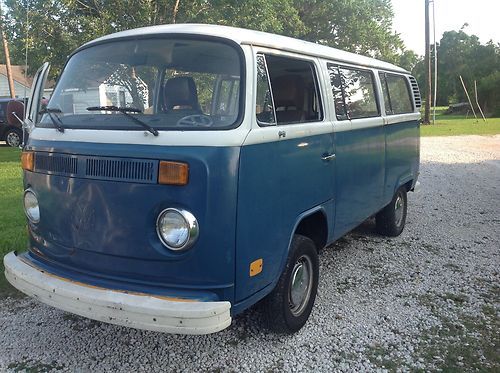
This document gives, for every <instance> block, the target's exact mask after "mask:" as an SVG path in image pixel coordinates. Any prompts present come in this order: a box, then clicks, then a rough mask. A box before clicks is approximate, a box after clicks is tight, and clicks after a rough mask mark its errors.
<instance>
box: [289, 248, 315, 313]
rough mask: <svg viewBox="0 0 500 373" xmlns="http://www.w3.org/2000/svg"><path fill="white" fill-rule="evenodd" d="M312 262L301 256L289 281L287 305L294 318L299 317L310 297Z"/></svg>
mask: <svg viewBox="0 0 500 373" xmlns="http://www.w3.org/2000/svg"><path fill="white" fill-rule="evenodd" d="M312 273H313V272H312V262H311V259H309V257H307V256H305V255H303V256H301V257H300V258H299V259H298V260H297V261H296V262H295V265H294V267H293V270H292V276H291V279H290V282H291V283H290V294H289V304H290V311H291V312H292V314H293V315H294V316H298V315H300V314H301V313H302V312H303V311H304V309H305V308H306V306H307V303H308V302H309V298H310V296H311V285H312V281H313V279H312Z"/></svg>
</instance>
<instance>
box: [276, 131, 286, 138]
mask: <svg viewBox="0 0 500 373" xmlns="http://www.w3.org/2000/svg"><path fill="white" fill-rule="evenodd" d="M285 137H286V132H285V131H279V132H278V138H280V139H281V138H285Z"/></svg>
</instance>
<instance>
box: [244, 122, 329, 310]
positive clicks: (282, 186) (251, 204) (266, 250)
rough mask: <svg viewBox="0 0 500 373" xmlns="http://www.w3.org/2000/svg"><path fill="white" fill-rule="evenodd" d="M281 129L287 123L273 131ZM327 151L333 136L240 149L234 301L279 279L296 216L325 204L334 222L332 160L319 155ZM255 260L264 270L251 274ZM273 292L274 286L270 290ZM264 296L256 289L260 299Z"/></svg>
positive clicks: (284, 141)
mask: <svg viewBox="0 0 500 373" xmlns="http://www.w3.org/2000/svg"><path fill="white" fill-rule="evenodd" d="M325 125H328V124H325ZM282 129H285V130H286V127H281V128H279V129H278V128H277V129H276V131H277V132H278V130H282ZM277 137H278V136H277ZM331 152H333V139H332V134H324V135H318V136H311V137H306V138H297V139H291V140H281V141H276V142H271V143H264V144H258V145H250V146H244V147H242V149H241V156H240V174H239V177H240V179H239V192H238V223H237V234H236V239H237V245H236V247H237V254H236V255H237V261H236V272H235V274H236V296H235V300H236V301H237V302H239V301H242V300H243V299H245V298H247V297H249V296H251V295H252V294H254V293H256V292H257V291H259V290H261V289H263V288H264V287H266V286H267V285H269V284H271V283H273V282H276V281H277V280H278V278H279V276H280V274H281V271H282V268H283V266H284V263H285V260H286V258H287V255H288V246H289V243H290V238H291V235H292V234H293V229H294V227H295V225H296V222H297V219H298V217H299V215H300V214H302V213H303V212H304V211H306V210H309V209H311V208H312V207H314V206H319V205H324V206H325V207H324V209H325V213H326V214H327V216H328V218H329V220H331V221H333V204H332V202H331V199H332V198H333V193H334V187H333V179H334V163H332V162H325V161H323V160H322V159H321V157H322V155H324V154H325V153H331ZM259 258H262V259H263V261H264V265H263V271H262V272H261V273H260V274H258V275H257V276H254V277H250V275H249V266H250V263H251V262H253V261H254V260H256V259H259ZM271 290H272V286H271V287H269V288H268V291H271ZM264 295H265V292H263V293H260V295H259V297H262V296H264Z"/></svg>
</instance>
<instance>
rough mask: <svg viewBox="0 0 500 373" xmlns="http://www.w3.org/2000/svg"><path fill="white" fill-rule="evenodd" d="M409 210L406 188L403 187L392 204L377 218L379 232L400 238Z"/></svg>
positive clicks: (395, 195)
mask: <svg viewBox="0 0 500 373" xmlns="http://www.w3.org/2000/svg"><path fill="white" fill-rule="evenodd" d="M407 210H408V198H407V195H406V188H405V187H401V188H399V189H398V190H397V192H396V194H394V197H393V198H392V201H391V203H389V204H388V205H387V206H385V207H384V208H383V209H382V210H381V211H380V212H379V213H378V214H377V215H376V216H375V221H376V224H377V232H378V233H380V234H382V235H384V236H390V237H396V236H399V235H400V234H401V232H403V229H404V227H405V224H406V212H407Z"/></svg>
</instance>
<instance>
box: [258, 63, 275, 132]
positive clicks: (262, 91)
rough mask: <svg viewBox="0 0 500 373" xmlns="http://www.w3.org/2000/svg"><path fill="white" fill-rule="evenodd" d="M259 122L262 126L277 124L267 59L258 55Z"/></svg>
mask: <svg viewBox="0 0 500 373" xmlns="http://www.w3.org/2000/svg"><path fill="white" fill-rule="evenodd" d="M255 112H256V114H257V122H258V123H259V125H261V126H271V125H275V124H276V116H275V111H274V103H273V95H272V93H271V87H270V84H269V76H268V73H267V66H266V59H265V57H264V55H262V54H258V55H257V97H256V102H255Z"/></svg>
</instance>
